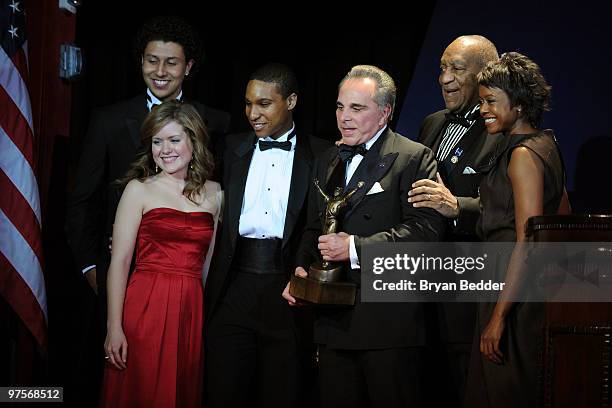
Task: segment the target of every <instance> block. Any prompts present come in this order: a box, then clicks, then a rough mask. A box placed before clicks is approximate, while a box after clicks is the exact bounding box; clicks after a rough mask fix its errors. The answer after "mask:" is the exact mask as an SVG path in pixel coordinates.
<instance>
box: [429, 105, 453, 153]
mask: <svg viewBox="0 0 612 408" xmlns="http://www.w3.org/2000/svg"><path fill="white" fill-rule="evenodd" d="M447 112H448V110H444V111H443V114H442V115H440V117H439V118H438V119H437V120H436V122H435V123H434V124H432V132H431V133H430V134H429V136H428V137H427V138H425V139H424V140H423V144H424V145H425V146H431V151H432V152H433V153H434V155H436V154H437V152H438V147H440V143H442V138H443V137H444V132H443V130H444V127H445V125H446V119H445V114H446V113H447Z"/></svg>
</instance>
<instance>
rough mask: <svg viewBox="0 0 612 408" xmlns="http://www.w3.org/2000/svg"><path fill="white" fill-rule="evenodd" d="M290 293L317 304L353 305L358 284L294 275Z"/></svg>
mask: <svg viewBox="0 0 612 408" xmlns="http://www.w3.org/2000/svg"><path fill="white" fill-rule="evenodd" d="M289 293H290V294H291V296H293V297H295V298H298V299H300V300H305V301H307V302H310V303H314V304H317V305H345V306H353V305H354V304H355V296H356V295H357V285H356V284H354V283H353V282H321V281H319V280H316V279H311V278H308V277H307V278H302V277H300V276H295V275H293V276H292V277H291V283H290V284H289Z"/></svg>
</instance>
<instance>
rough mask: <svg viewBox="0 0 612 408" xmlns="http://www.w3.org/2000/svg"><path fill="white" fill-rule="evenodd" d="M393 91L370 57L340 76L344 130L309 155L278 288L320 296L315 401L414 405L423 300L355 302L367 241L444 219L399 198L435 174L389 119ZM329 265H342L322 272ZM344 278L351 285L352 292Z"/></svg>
mask: <svg viewBox="0 0 612 408" xmlns="http://www.w3.org/2000/svg"><path fill="white" fill-rule="evenodd" d="M395 94H396V89H395V84H394V82H393V79H392V78H391V77H390V76H389V75H388V74H387V73H386V72H384V71H383V70H381V69H379V68H377V67H374V66H369V65H358V66H355V67H353V68H352V69H351V71H350V72H349V73H348V74H347V75H346V76H345V77H344V79H343V80H342V81H341V82H340V86H339V90H338V100H337V102H336V118H337V122H338V128H339V130H340V133H341V135H342V139H341V141H340V144H339V145H338V146H334V147H332V148H330V149H328V150H327V151H325V152H324V153H323V154H322V155H320V156H319V157H318V158H317V160H316V162H315V168H314V180H313V181H312V185H311V188H310V191H309V199H308V200H309V203H308V220H307V226H306V229H305V233H304V236H303V238H302V241H301V244H300V247H299V250H298V254H297V262H296V264H297V265H299V266H298V268H297V269H296V271H295V275H296V277H294V278H293V279H292V282H291V284H289V285H287V287H286V288H285V291H284V292H283V297H284V298H285V299H287V301H288V302H289V304H290V305H296V304H297V303H300V301H302V300H305V301H309V302H312V303H315V304H317V303H318V305H317V306H316V312H317V318H316V321H315V328H314V336H315V342H316V343H317V344H318V345H319V374H320V392H321V396H320V397H321V406H322V407H327V406H334V407H365V406H385V407H407V406H408V407H412V406H419V401H420V397H419V395H418V393H419V389H420V387H419V377H418V370H419V360H420V358H421V348H422V346H423V345H424V342H425V328H424V315H423V308H422V305H421V304H419V303H374V302H361V299H360V291H359V285H360V282H361V269H360V259H361V250H362V248H363V247H364V245H368V244H371V243H378V242H410V241H412V242H415V241H416V242H422V241H436V240H438V239H439V237H440V236H441V235H442V233H443V230H444V225H445V221H444V219H443V218H442V217H441V216H440V215H439V214H438V213H437V212H436V211H434V210H431V209H429V208H414V207H413V206H412V204H410V203H408V201H407V200H406V198H407V194H408V190H410V188H411V185H412V183H414V182H415V181H416V180H419V179H422V178H429V179H432V180H435V176H436V162H435V158H434V156H433V155H432V153H431V151H430V150H429V149H428V148H426V147H424V146H423V145H421V144H418V143H415V142H413V141H411V140H409V139H407V138H405V137H403V136H401V135H399V134H397V133H395V132H393V131H391V130H390V129H389V128H388V126H387V123H388V122H389V120H390V118H391V116H392V113H393V109H394V106H395ZM338 188H339V189H340V190H337V189H338ZM326 264H327V265H328V266H327V268H325V267H324V265H326ZM311 265H312V266H311ZM334 268H337V269H338V268H339V269H340V270H341V272H334V273H333V274H332V275H333V276H332V278H331V279H328V278H329V274H328V273H327V271H328V270H330V269H334ZM306 270H309V272H308V273H307V272H306ZM305 281H307V282H306V283H304V282H305ZM315 286H316V289H317V290H310V291H309V290H303V289H304V288H305V287H307V288H306V289H313V288H314V287H315ZM343 286H349V287H350V286H353V287H354V288H356V290H355V293H354V297H353V299H351V301H348V302H347V301H346V291H344V292H343V289H342V287H343ZM338 287H340V289H338ZM321 291H323V292H325V291H328V292H334V291H340V292H341V293H342V296H340V297H341V300H340V301H333V300H332V301H329V302H326V301H324V300H323V301H322V300H321V297H318V296H316V295H317V294H318V293H319V292H321ZM313 293H315V296H313ZM296 297H297V298H296ZM332 299H333V297H332ZM353 302H354V305H352V304H353ZM325 304H335V305H334V306H329V305H325ZM340 305H343V306H340Z"/></svg>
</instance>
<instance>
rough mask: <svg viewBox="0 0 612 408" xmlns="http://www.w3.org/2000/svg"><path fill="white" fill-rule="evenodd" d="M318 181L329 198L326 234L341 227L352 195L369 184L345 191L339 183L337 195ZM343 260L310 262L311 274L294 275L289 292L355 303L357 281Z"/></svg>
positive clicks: (312, 299)
mask: <svg viewBox="0 0 612 408" xmlns="http://www.w3.org/2000/svg"><path fill="white" fill-rule="evenodd" d="M314 184H315V186H316V187H317V190H319V193H320V194H321V196H323V199H324V200H325V203H326V206H325V216H324V218H323V220H322V224H323V228H322V229H323V235H326V234H333V233H335V232H337V230H338V218H339V217H340V215H341V212H342V211H343V210H344V209H345V207H346V206H347V205H348V202H349V200H350V198H351V197H352V196H353V194H355V193H356V192H357V190H359V189H360V188H361V187H363V185H364V184H365V183H364V182H363V181H360V182H359V183H357V187H355V188H354V189H352V190H351V191H349V192H347V193H346V194H344V195H342V187H336V189H335V190H334V195H333V197H330V196H329V195H328V194H326V193H325V192H324V191H323V189H321V186H319V180H317V179H315V180H314ZM344 272H345V271H344V268H343V267H342V264H339V263H336V262H329V261H325V260H323V259H321V260H320V261H318V262H315V263H313V264H312V265H310V269H308V276H307V277H306V278H302V277H300V276H295V275H293V276H292V277H291V284H290V285H289V293H291V295H292V296H294V297H296V298H298V299H301V300H305V301H308V302H311V303H315V304H326V305H354V304H355V295H356V293H357V285H356V284H355V283H353V282H346V281H345V276H344Z"/></svg>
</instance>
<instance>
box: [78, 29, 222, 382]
mask: <svg viewBox="0 0 612 408" xmlns="http://www.w3.org/2000/svg"><path fill="white" fill-rule="evenodd" d="M135 52H137V54H138V60H139V62H140V64H141V68H142V76H143V79H144V82H145V85H146V90H144V91H143V92H142V93H140V94H138V95H136V96H135V97H133V98H131V99H128V100H125V101H121V102H118V103H115V104H113V105H110V106H106V107H102V108H99V109H97V110H95V111H94V112H93V113H92V116H91V119H90V123H89V128H88V130H87V133H86V135H85V137H84V140H83V142H82V151H81V155H80V160H79V164H78V168H77V171H76V174H75V185H74V189H73V191H72V193H71V195H70V197H69V200H68V208H67V214H66V219H67V225H66V230H67V236H68V240H69V244H70V246H71V249H72V250H73V252H74V259H75V262H76V265H77V267H78V268H79V269H80V270H81V271H82V273H83V275H84V276H85V278H86V279H87V282H88V283H89V285H90V286H91V288H92V289H93V291H94V292H96V293H97V294H98V295H99V296H98V302H97V303H98V306H99V307H98V309H99V312H100V313H99V316H98V318H99V319H100V320H99V324H100V330H99V331H100V333H98V336H100V338H99V346H98V345H96V350H97V349H99V350H100V353H102V351H103V349H102V344H103V341H104V337H103V336H104V334H105V329H104V322H106V318H105V316H106V306H105V305H106V290H105V288H106V271H107V269H108V266H109V262H110V250H109V240H110V237H111V234H112V226H113V221H114V218H115V211H116V209H117V205H118V203H119V198H120V197H121V191H119V190H117V189H115V188H111V183H112V182H113V181H114V180H117V179H118V178H120V177H123V176H124V175H125V173H126V171H127V169H128V167H129V165H130V163H132V162H133V161H134V160H135V159H136V156H137V154H138V152H139V151H140V150H141V149H142V146H141V141H140V134H139V133H140V132H139V131H140V125H141V124H142V122H143V121H144V118H145V116H146V115H147V114H148V113H149V111H150V110H151V108H152V107H153V106H154V105H158V104H161V103H162V102H164V101H167V100H173V99H178V100H183V91H182V86H183V82H184V81H185V80H186V79H187V78H190V77H192V76H193V74H194V71H195V68H196V67H197V63H198V61H199V59H200V56H201V54H202V49H201V46H200V40H199V36H198V34H197V32H196V31H195V30H194V29H193V28H192V27H191V26H190V25H189V24H188V23H186V22H185V21H183V20H181V19H179V18H175V17H157V18H153V19H151V20H149V21H147V22H146V23H145V24H144V25H143V27H142V28H141V30H140V31H139V33H138V36H137V40H136V44H135ZM191 103H192V104H193V105H194V106H195V108H196V109H197V110H198V112H199V114H200V115H201V116H202V118H203V119H204V122H205V123H206V125H207V130H208V132H209V135H210V136H211V140H215V139H218V138H219V136H220V135H222V134H224V133H226V132H227V130H228V128H229V121H230V117H229V114H227V113H225V112H222V111H218V110H215V109H212V108H209V107H206V106H204V105H202V104H200V103H197V102H193V101H192V102H191ZM211 150H212V147H211ZM90 327H91V328H93V329H94V331H95V329H96V325H95V324H93V325H91V326H90ZM84 330H85V331H86V329H84ZM94 337H96V336H95V335H94ZM97 340H98V339H96V340H93V341H96V342H97ZM100 359H101V360H102V361H103V356H102V355H101V356H100ZM99 368H100V373H101V368H102V367H99ZM96 374H98V373H96ZM97 380H98V381H99V379H97ZM93 381H95V380H93ZM96 389H99V386H97V387H96Z"/></svg>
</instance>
